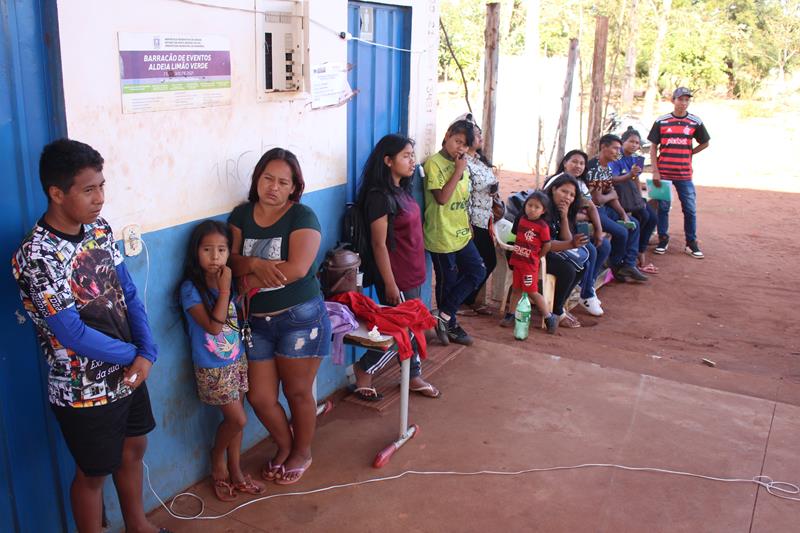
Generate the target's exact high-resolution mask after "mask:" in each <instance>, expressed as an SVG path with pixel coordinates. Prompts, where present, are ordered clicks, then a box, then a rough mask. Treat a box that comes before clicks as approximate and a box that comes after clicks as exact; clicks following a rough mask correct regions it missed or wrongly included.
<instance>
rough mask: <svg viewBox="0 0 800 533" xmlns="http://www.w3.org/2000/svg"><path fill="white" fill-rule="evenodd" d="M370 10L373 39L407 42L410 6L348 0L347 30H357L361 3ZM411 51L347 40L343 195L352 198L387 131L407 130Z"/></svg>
mask: <svg viewBox="0 0 800 533" xmlns="http://www.w3.org/2000/svg"><path fill="white" fill-rule="evenodd" d="M362 7H364V8H370V9H372V12H373V32H374V33H373V39H372V40H373V42H375V43H380V44H384V45H388V46H393V47H396V48H404V49H408V48H410V46H411V10H410V9H409V8H403V7H393V6H386V5H380V4H370V3H367V2H349V5H348V16H347V26H348V27H347V31H349V32H350V33H351V34H352V35H353V36H354V37H360V36H361V17H360V15H359V9H360V8H362ZM409 56H410V54H409V53H408V52H400V51H398V50H391V49H388V48H381V47H377V46H373V45H371V44H367V43H363V42H360V41H355V40H353V41H350V42H349V43H348V45H347V62H348V63H349V64H350V65H351V67H352V68H351V70H350V73H349V74H348V82H349V83H350V87H351V88H353V90H357V91H358V94H356V96H355V98H353V99H352V100H351V101H350V103H349V104H348V106H347V176H348V179H347V181H348V184H349V187H348V199H353V198H355V194H356V191H357V190H358V178H359V175H360V173H361V167H362V166H363V165H364V162H365V161H366V160H367V157H368V156H369V153H370V152H371V151H372V148H373V147H374V146H375V144H376V143H377V142H378V141H379V140H380V139H381V137H383V136H384V135H386V134H387V133H402V134H404V135H406V134H408V93H409V65H410V57H409Z"/></svg>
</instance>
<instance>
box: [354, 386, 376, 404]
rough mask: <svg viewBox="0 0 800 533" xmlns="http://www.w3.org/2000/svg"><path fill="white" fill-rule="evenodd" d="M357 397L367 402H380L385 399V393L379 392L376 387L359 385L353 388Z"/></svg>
mask: <svg viewBox="0 0 800 533" xmlns="http://www.w3.org/2000/svg"><path fill="white" fill-rule="evenodd" d="M353 394H355V395H356V398H358V399H359V400H363V401H365V402H379V401H381V400H383V394H381V393H380V392H378V391H377V390H376V389H375V387H357V388H355V389H354V390H353Z"/></svg>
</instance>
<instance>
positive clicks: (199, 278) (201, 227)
mask: <svg viewBox="0 0 800 533" xmlns="http://www.w3.org/2000/svg"><path fill="white" fill-rule="evenodd" d="M214 233H218V234H219V235H222V236H223V237H225V240H226V241H227V242H228V250H229V251H230V249H231V245H232V244H233V235H232V234H231V230H230V228H229V227H228V225H227V224H224V223H222V222H219V221H217V220H204V221H203V222H201V223H199V224H198V225H197V226H195V227H194V229H193V230H192V234H191V236H190V237H189V246H188V247H187V249H186V258H185V259H184V261H183V275H182V276H181V282H180V284H178V288H177V291H176V292H177V294H178V296H180V286H181V285H182V284H183V282H184V281H187V280H188V281H191V282H192V284H194V286H195V287H196V288H197V292H199V293H200V298H201V299H202V300H203V305H204V306H205V308H206V311H208V314H209V315H211V312H212V308H213V306H212V305H211V302H212V301H213V296H212V295H211V291H210V290H209V288H208V284H207V283H206V275H205V273H204V272H203V269H202V268H200V256H199V254H198V250H199V249H200V243H201V242H203V239H205V238H206V237H207V236H208V235H213V234H214Z"/></svg>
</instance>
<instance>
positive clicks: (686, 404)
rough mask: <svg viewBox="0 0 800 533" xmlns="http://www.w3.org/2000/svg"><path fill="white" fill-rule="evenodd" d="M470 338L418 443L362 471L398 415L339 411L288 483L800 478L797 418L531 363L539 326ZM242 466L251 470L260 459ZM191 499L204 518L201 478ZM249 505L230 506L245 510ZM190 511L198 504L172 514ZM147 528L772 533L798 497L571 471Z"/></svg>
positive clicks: (425, 405) (624, 375)
mask: <svg viewBox="0 0 800 533" xmlns="http://www.w3.org/2000/svg"><path fill="white" fill-rule="evenodd" d="M503 331H504V333H507V334H508V337H509V340H508V342H507V343H506V342H490V341H487V340H486V339H485V338H483V337H480V338H479V339H478V340H477V342H476V343H475V345H474V346H473V347H471V348H469V349H467V350H464V351H463V352H462V353H461V354H460V355H459V356H458V357H457V358H456V359H455V360H453V361H451V362H450V363H448V364H447V365H446V366H445V368H444V369H443V370H442V371H441V372H439V373H437V374H436V375H435V376H434V378H435V379H432V381H434V382H435V383H436V385H437V386H439V387H440V388H441V389H442V391H443V393H444V394H443V397H442V398H440V399H437V400H431V399H427V398H420V397H413V398H412V403H411V421H412V422H414V423H417V424H419V425H420V427H421V431H420V433H419V435H418V436H416V437H415V438H414V439H413V440H411V441H410V442H409V443H408V444H407V445H406V446H405V447H404V448H402V449H401V450H400V451H398V452H397V453H396V454H395V456H394V457H393V459H392V461H391V462H390V463H389V465H388V466H386V467H384V468H383V469H381V470H375V469H373V468H372V467H371V462H372V459H373V458H374V455H375V453H376V452H377V451H378V450H380V449H381V448H382V447H383V446H385V445H386V444H387V443H388V442H390V441H391V440H393V439H394V438H395V437H396V434H397V425H398V422H397V420H396V416H395V415H396V410H394V409H390V410H389V411H388V414H386V415H384V416H381V415H379V414H377V413H376V412H375V411H373V410H371V409H365V408H362V407H359V406H357V405H352V404H349V403H347V402H339V403H337V405H336V407H335V409H334V410H333V411H332V412H331V413H329V414H327V415H325V416H324V417H322V418H321V419H320V421H319V427H318V432H317V436H316V439H315V446H314V464H313V466H312V467H311V469H310V470H309V471H308V473H307V474H306V476H305V477H304V478H303V480H302V481H301V482H300V483H298V484H296V485H293V486H291V487H279V486H277V485H274V484H270V485H269V486H268V490H269V494H282V493H288V492H290V489H291V490H295V491H308V490H313V489H317V488H320V487H327V486H330V485H334V484H341V483H349V482H354V481H364V480H368V479H371V478H375V477H379V476H389V475H394V474H398V473H400V472H403V471H405V470H411V469H413V470H421V471H423V470H424V471H430V470H432V471H442V470H449V471H475V470H482V469H487V470H502V471H515V470H521V469H528V468H541V467H552V466H560V465H576V464H581V463H616V464H622V465H628V466H649V467H658V468H666V469H673V470H682V471H689V472H695V473H698V474H705V475H710V476H716V477H733V478H748V479H749V478H752V477H753V476H755V475H758V474H766V475H769V476H771V477H772V478H773V479H776V480H782V481H791V482H795V483H796V482H798V481H800V460H798V446H797V442H798V438H800V407H796V406H793V405H790V404H785V403H776V402H775V401H771V400H766V399H762V398H758V397H753V396H747V395H741V394H737V393H733V392H725V391H721V390H718V389H715V388H707V387H703V386H698V385H692V384H685V383H680V382H677V381H671V380H669V379H664V378H659V377H654V376H651V375H646V374H642V373H638V372H635V371H630V370H624V369H616V368H607V367H603V366H600V365H598V364H596V363H592V362H588V361H582V360H573V359H568V358H565V357H558V356H552V355H548V354H546V353H540V352H538V351H537V350H536V347H537V341H538V340H543V337H544V334H543V333H542V332H541V331H535V332H532V334H531V338H529V339H528V341H526V342H525V343H518V342H514V341H512V340H510V336H511V333H510V332H506V331H505V330H503ZM271 451H272V448H271V444H270V443H268V442H264V443H262V444H260V445H258V446H256V448H255V449H253V450H251V451H250V453H248V454H247V455H246V460H245V467H246V469H247V470H248V471H250V472H253V473H256V472H257V471H258V469H259V467H260V466H261V464H262V462H263V461H264V460H265V458H266V457H268V454H269V453H271ZM190 490H192V491H193V492H196V493H197V494H198V495H199V496H201V497H202V498H203V499H204V500H205V503H206V514H207V515H216V514H221V513H224V512H226V511H228V510H230V509H232V508H233V507H235V505H236V504H223V503H221V502H219V501H217V500H216V499H215V498H214V496H213V494H212V492H211V490H210V486H209V483H208V481H205V482H203V483H200V484H198V485H197V486H195V487H192V488H191V489H190ZM245 501H247V500H246V499H245V498H244V497H242V496H240V501H239V502H237V504H241V503H244V502H245ZM176 509H177V510H178V511H180V512H184V513H196V512H197V510H198V509H199V506H198V504H197V503H196V502H191V501H189V500H184V501H182V502H179V504H178V505H176ZM152 519H153V521H154V522H155V523H157V524H159V525H160V526H162V527H169V528H170V529H171V530H173V531H175V532H180V531H210V532H215V531H237V532H239V531H242V532H249V531H303V532H314V531H320V532H323V531H324V532H330V531H358V532H362V531H364V532H368V531H425V532H428V531H436V532H439V531H459V532H461V531H483V532H494V531H547V532H559V531H565V532H566V531H570V532H575V531H593V532H594V531H599V532H604V531H608V532H624V531H632V532H633V531H636V532H638V531H648V532H651V533H652V532H659V531H669V532H680V531H686V532H698V531H703V532H726V533H727V532H778V531H798V530H800V502H791V501H785V500H779V499H777V498H775V497H772V496H770V495H769V494H767V493H766V491H764V490H763V489H761V490H757V488H756V486H755V485H752V484H732V483H720V482H714V481H708V480H702V479H696V478H687V477H678V476H672V475H665V474H656V473H640V472H625V471H621V470H612V469H599V468H598V469H580V470H562V471H557V472H546V473H530V474H523V475H518V476H497V475H482V476H470V477H456V476H408V477H404V478H402V479H399V480H394V481H385V482H380V483H373V484H368V485H361V486H357V487H349V488H343V489H338V490H334V491H330V492H324V493H320V494H313V495H304V496H292V497H285V498H284V497H281V498H277V499H272V500H268V501H262V502H257V503H254V504H253V505H249V506H247V507H245V508H242V509H239V510H237V511H236V512H234V513H233V514H232V515H230V516H229V517H226V518H223V519H219V520H212V521H202V522H201V521H179V520H176V519H173V518H170V517H168V516H167V514H166V513H165V512H164V511H163V510H160V511H155V512H154V513H153V514H152Z"/></svg>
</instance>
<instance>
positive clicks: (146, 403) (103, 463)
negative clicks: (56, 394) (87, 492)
mask: <svg viewBox="0 0 800 533" xmlns="http://www.w3.org/2000/svg"><path fill="white" fill-rule="evenodd" d="M50 407H51V408H52V409H53V413H55V415H56V420H58V425H59V426H61V433H62V434H63V435H64V440H65V441H67V447H68V448H69V451H70V453H71V454H72V457H73V458H74V459H75V463H76V464H77V465H78V468H80V469H81V471H82V472H83V473H84V474H86V475H87V476H107V475H109V474H113V473H114V471H116V469H117V468H119V466H120V464H121V463H122V445H123V443H124V442H125V438H126V437H139V436H141V435H146V434H147V433H150V432H151V431H153V429H154V428H155V427H156V421H155V419H154V418H153V411H152V409H151V408H150V395H149V394H148V393H147V384H145V383H142V385H141V386H140V387H138V388H137V389H136V390H135V391H133V393H132V394H130V395H128V396H126V397H125V398H122V399H120V400H117V401H115V402H112V403H109V404H106V405H99V406H97V407H81V408H76V407H60V406H57V405H51V406H50Z"/></svg>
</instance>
